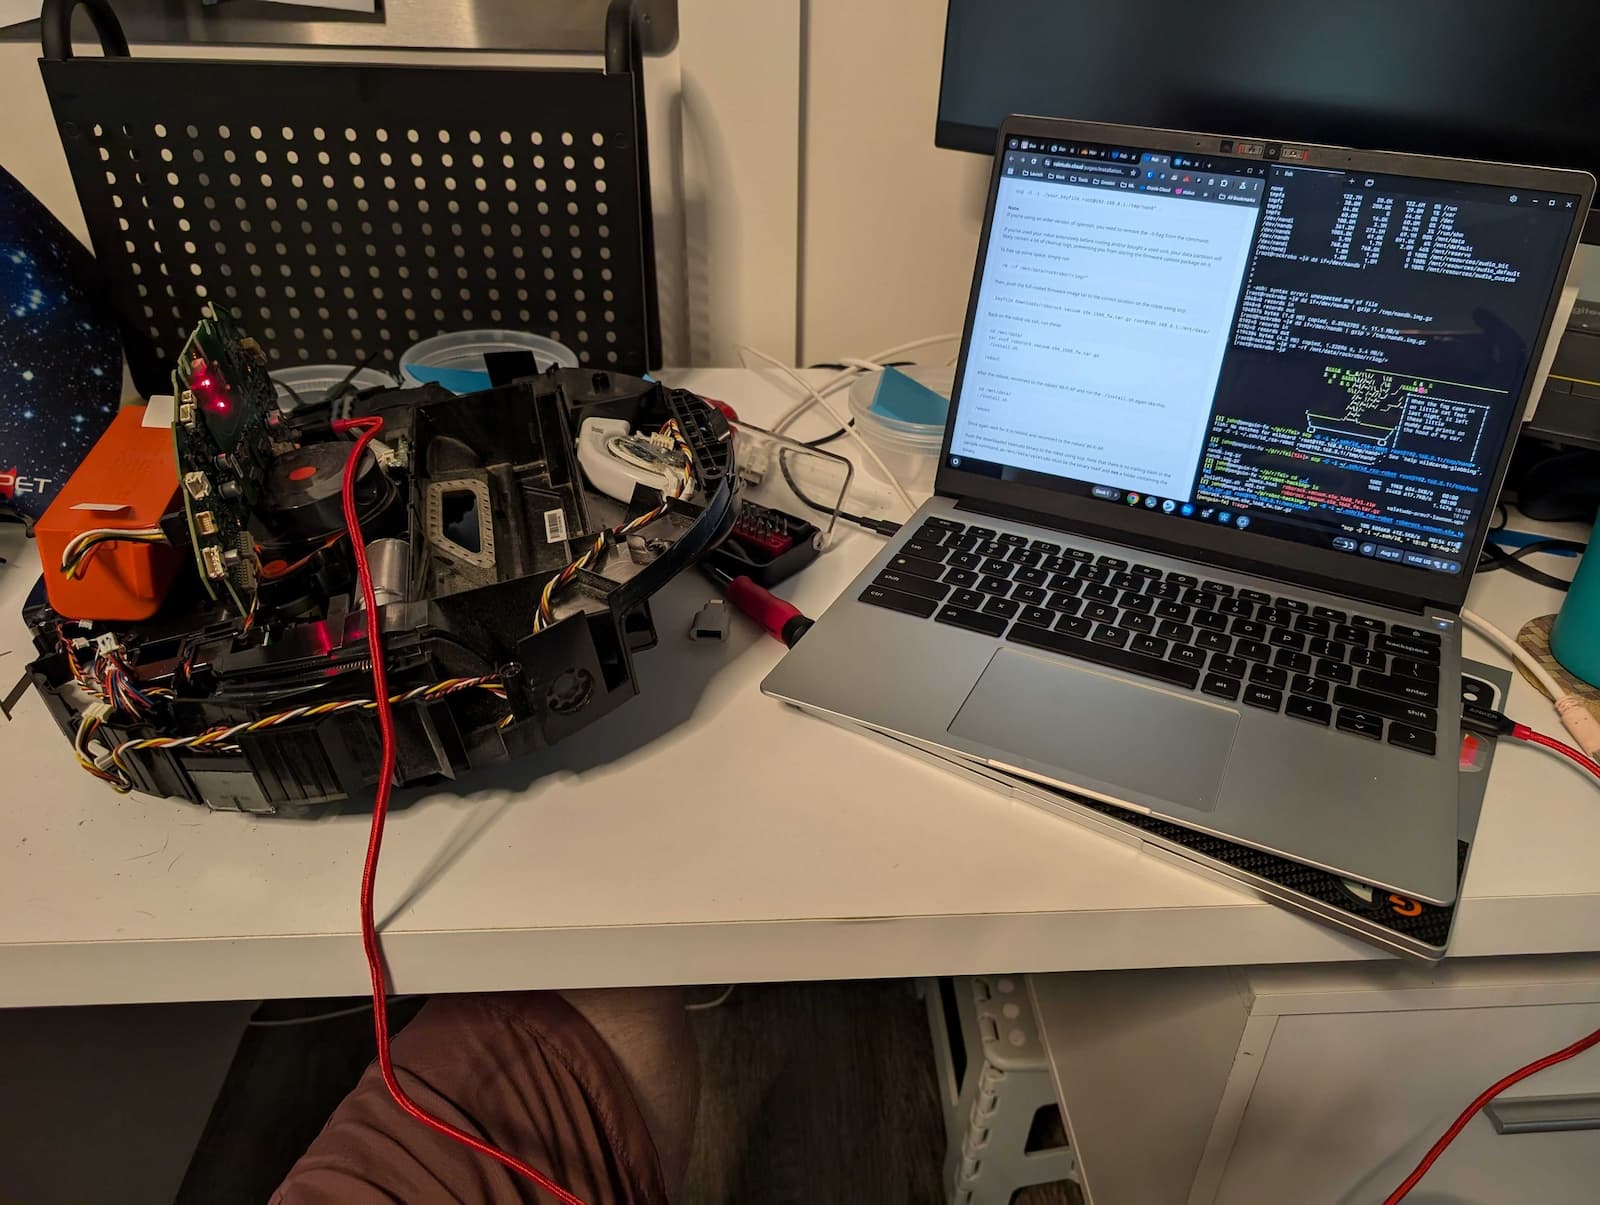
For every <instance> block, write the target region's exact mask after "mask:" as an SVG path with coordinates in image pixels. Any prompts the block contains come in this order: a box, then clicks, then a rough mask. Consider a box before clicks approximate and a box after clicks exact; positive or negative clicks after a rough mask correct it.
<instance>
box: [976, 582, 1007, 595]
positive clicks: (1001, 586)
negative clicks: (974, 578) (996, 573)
mask: <svg viewBox="0 0 1600 1205" xmlns="http://www.w3.org/2000/svg"><path fill="white" fill-rule="evenodd" d="M978 589H979V590H980V591H981V592H982V593H984V594H997V595H999V596H1000V597H1001V598H1004V597H1005V596H1006V595H1007V594H1009V593H1011V583H1010V582H1008V581H1006V579H1005V578H1003V577H980V578H979V579H978Z"/></svg>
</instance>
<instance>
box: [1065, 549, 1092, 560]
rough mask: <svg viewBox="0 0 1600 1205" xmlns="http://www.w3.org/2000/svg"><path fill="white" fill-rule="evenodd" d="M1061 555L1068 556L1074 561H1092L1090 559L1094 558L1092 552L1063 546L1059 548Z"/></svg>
mask: <svg viewBox="0 0 1600 1205" xmlns="http://www.w3.org/2000/svg"><path fill="white" fill-rule="evenodd" d="M1061 555H1062V556H1064V557H1068V558H1070V559H1072V560H1074V561H1092V560H1094V553H1092V552H1085V551H1084V550H1083V549H1081V548H1063V549H1062V550H1061Z"/></svg>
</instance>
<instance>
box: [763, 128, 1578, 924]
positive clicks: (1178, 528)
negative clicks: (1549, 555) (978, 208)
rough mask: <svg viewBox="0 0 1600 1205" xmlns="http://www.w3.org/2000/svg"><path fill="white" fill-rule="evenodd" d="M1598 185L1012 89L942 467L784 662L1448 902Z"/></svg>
mask: <svg viewBox="0 0 1600 1205" xmlns="http://www.w3.org/2000/svg"><path fill="white" fill-rule="evenodd" d="M1593 192H1594V180H1593V178H1592V177H1591V176H1589V175H1588V174H1586V173H1583V172H1573V171H1564V170H1556V169H1547V168H1535V167H1519V166H1511V165H1504V164H1489V163H1477V162H1469V161H1464V160H1453V159H1439V158H1431V157H1426V156H1416V155H1401V154H1391V153H1383V152H1373V151H1362V150H1352V149H1348V148H1340V147H1325V146H1312V145H1297V144H1288V143H1275V142H1265V141H1261V140H1254V139H1248V138H1229V137H1225V136H1220V135H1215V134H1195V133H1181V132H1175V131H1167V130H1152V129H1143V128H1136V127H1127V126H1112V125H1103V124H1098V123H1087V122H1068V121H1056V120H1049V119H1042V118H1031V117H1013V118H1011V119H1009V120H1007V121H1006V122H1005V123H1004V125H1003V126H1002V128H1001V130H1000V133H999V142H998V145H997V149H996V154H995V160H994V171H993V175H992V178H991V182H990V188H989V200H988V207H987V211H986V214H985V218H984V223H983V231H982V237H981V239H980V242H979V248H978V259H977V266H976V269H975V271H974V274H973V284H972V290H971V294H970V300H969V303H968V308H967V317H966V326H965V330H964V333H963V336H962V344H961V355H960V359H959V362H958V369H957V373H956V378H955V387H954V390H953V393H952V396H951V404H950V416H949V423H948V426H947V429H946V433H945V442H944V447H943V450H942V453H941V459H940V463H939V466H938V472H937V477H936V482H935V495H934V497H933V498H932V499H930V500H929V502H928V503H927V504H925V505H924V506H923V507H921V508H920V509H919V510H918V512H917V514H916V515H915V516H913V517H912V519H911V520H910V521H909V522H908V523H907V524H906V526H905V527H904V529H903V531H902V533H901V534H900V535H899V536H897V537H896V538H895V539H893V540H892V541H890V543H889V545H888V546H887V547H886V548H885V549H884V550H883V552H882V553H881V554H880V555H879V556H877V557H875V558H874V559H873V561H872V562H871V563H870V564H869V565H868V566H867V568H866V569H865V570H864V571H863V573H862V574H861V576H860V577H859V578H858V579H857V580H856V581H855V582H854V583H853V584H852V585H851V586H850V587H849V588H848V589H847V590H846V591H845V592H844V593H843V594H842V595H841V596H840V598H839V599H838V601H836V602H835V603H834V604H833V606H831V607H830V608H829V609H828V611H827V612H826V613H825V614H824V615H823V616H822V617H821V619H820V620H819V621H818V622H817V624H816V626H815V627H814V628H812V630H811V631H810V632H809V633H808V634H807V636H806V638H805V639H804V640H803V641H801V642H800V643H799V644H798V645H797V646H796V647H795V648H794V649H792V650H791V651H790V652H789V654H788V655H787V656H786V657H785V658H784V660H783V661H782V662H781V663H780V665H779V666H778V668H777V669H775V670H774V671H773V672H772V674H771V675H769V676H768V678H767V679H766V681H765V682H764V683H763V687H762V688H763V690H764V691H766V692H767V693H768V694H771V695H774V696H776V697H778V698H781V699H785V700H788V701H789V702H792V703H795V704H797V705H799V706H800V707H803V708H806V709H808V710H810V711H812V712H815V713H818V714H820V715H823V716H826V717H829V718H831V719H834V720H837V721H840V722H844V723H849V724H855V725H861V726H864V727H867V728H871V729H874V730H876V731H878V732H881V733H884V734H886V735H889V736H892V737H895V738H896V739H898V740H901V741H904V742H907V743H910V744H913V745H916V746H918V747H920V748H923V749H926V750H928V751H929V752H933V753H936V754H938V755H941V756H944V757H949V758H958V759H963V760H965V761H968V762H971V763H973V764H977V765H982V766H985V767H987V768H990V769H993V770H996V771H999V772H1002V773H1005V774H1010V775H1016V776H1019V777H1022V778H1027V779H1030V780H1032V781H1036V782H1039V783H1041V784H1044V785H1047V786H1051V787H1055V788H1058V789H1061V790H1064V791H1069V792H1072V793H1074V794H1078V795H1082V796H1087V797H1089V798H1091V799H1095V800H1099V801H1102V802H1104V803H1108V804H1113V805H1116V806H1118V807H1121V808H1126V809H1131V810H1133V811H1136V812H1142V813H1146V814H1149V815H1153V816H1158V817H1160V818H1162V819H1165V820H1168V821H1170V822H1172V823H1174V824H1177V825H1181V826H1183V827H1186V828H1189V829H1193V830H1195V831H1198V832H1204V833H1210V834H1213V835H1215V836H1219V837H1224V838H1226V839H1228V840H1230V841H1233V842H1237V843H1240V844H1243V845H1247V846H1251V847H1253V848H1256V849H1260V850H1264V851H1266V852H1268V853H1272V854H1276V855H1279V856H1282V857H1285V858H1288V859H1290V860H1292V861H1296V862H1303V863H1306V864H1309V865H1312V866H1316V867H1319V868H1321V869H1324V870H1327V871H1330V872H1333V873H1336V874H1339V875H1341V876H1344V877H1347V878H1350V879H1354V880H1358V881H1361V882H1365V883H1370V884H1373V885H1374V886H1378V887H1382V888H1385V889H1387V890H1391V891H1396V892H1399V893H1401V894H1404V895H1407V896H1413V897H1416V898H1419V899H1421V900H1425V901H1428V902H1430V903H1436V904H1447V903H1450V902H1451V901H1453V900H1454V898H1455V895H1456V880H1457V873H1456V872H1457V859H1456V832H1457V807H1456V798H1457V783H1456V765H1455V751H1456V746H1457V742H1458V739H1459V717H1460V701H1459V699H1458V698H1457V693H1456V690H1455V686H1454V684H1455V683H1456V682H1457V681H1458V680H1459V677H1460V669H1461V652H1460V623H1459V613H1460V609H1461V606H1462V604H1463V602H1464V600H1465V598H1466V593H1467V587H1468V583H1469V581H1470V579H1471V573H1472V567H1473V565H1474V564H1475V563H1476V560H1477V557H1478V554H1479V550H1480V548H1481V547H1482V544H1483V540H1484V536H1485V532H1486V528H1487V526H1488V517H1489V515H1490V513H1491V511H1492V509H1493V507H1494V503H1495V499H1496V497H1497V495H1498V493H1499V489H1500V483H1501V480H1502V479H1503V477H1504V474H1505V470H1506V465H1507V461H1508V460H1509V457H1510V452H1511V445H1512V442H1513V440H1514V436H1515V430H1516V425H1517V420H1518V418H1519V416H1520V415H1521V414H1522V412H1523V410H1524V407H1525V405H1526V402H1527V398H1528V395H1529V392H1530V390H1531V388H1532V384H1533V379H1534V376H1535V375H1536V373H1535V370H1536V364H1537V359H1538V353H1539V350H1540V348H1541V346H1542V344H1543V342H1544V339H1545V337H1546V336H1547V335H1548V333H1549V328H1550V325H1551V322H1552V318H1553V315H1554V313H1555V308H1556V301H1557V298H1558V295H1559V292H1560V286H1561V284H1562V283H1563V282H1564V281H1565V279H1566V275H1567V270H1568V267H1569V265H1570V262H1571V258H1572V254H1573V251H1574V248H1575V245H1576V242H1577V239H1578V234H1579V231H1580V229H1581V228H1582V225H1583V219H1584V217H1585V215H1586V214H1587V212H1588V208H1589V204H1590V201H1591V200H1592V197H1593ZM1441 682H1442V683H1445V684H1446V688H1445V689H1441V687H1440V684H1441Z"/></svg>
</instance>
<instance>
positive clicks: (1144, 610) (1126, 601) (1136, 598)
mask: <svg viewBox="0 0 1600 1205" xmlns="http://www.w3.org/2000/svg"><path fill="white" fill-rule="evenodd" d="M1117 606H1119V607H1121V608H1122V609H1123V610H1124V611H1135V612H1137V613H1138V614H1140V615H1148V614H1150V612H1151V611H1153V610H1155V607H1156V604H1155V600H1154V599H1149V598H1146V597H1145V596H1144V595H1143V594H1134V593H1132V592H1130V591H1127V590H1124V591H1123V592H1122V597H1120V598H1118V599H1117Z"/></svg>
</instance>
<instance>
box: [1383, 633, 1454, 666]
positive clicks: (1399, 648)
mask: <svg viewBox="0 0 1600 1205" xmlns="http://www.w3.org/2000/svg"><path fill="white" fill-rule="evenodd" d="M1372 647H1373V649H1374V650H1375V651H1377V652H1380V653H1393V654H1395V655H1396V656H1398V657H1406V658H1409V659H1410V660H1412V661H1429V662H1432V663H1434V664H1435V665H1437V664H1438V662H1439V646H1438V645H1434V644H1427V643H1424V642H1423V641H1421V640H1404V639H1401V638H1400V637H1398V636H1375V637H1373V640H1372Z"/></svg>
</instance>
